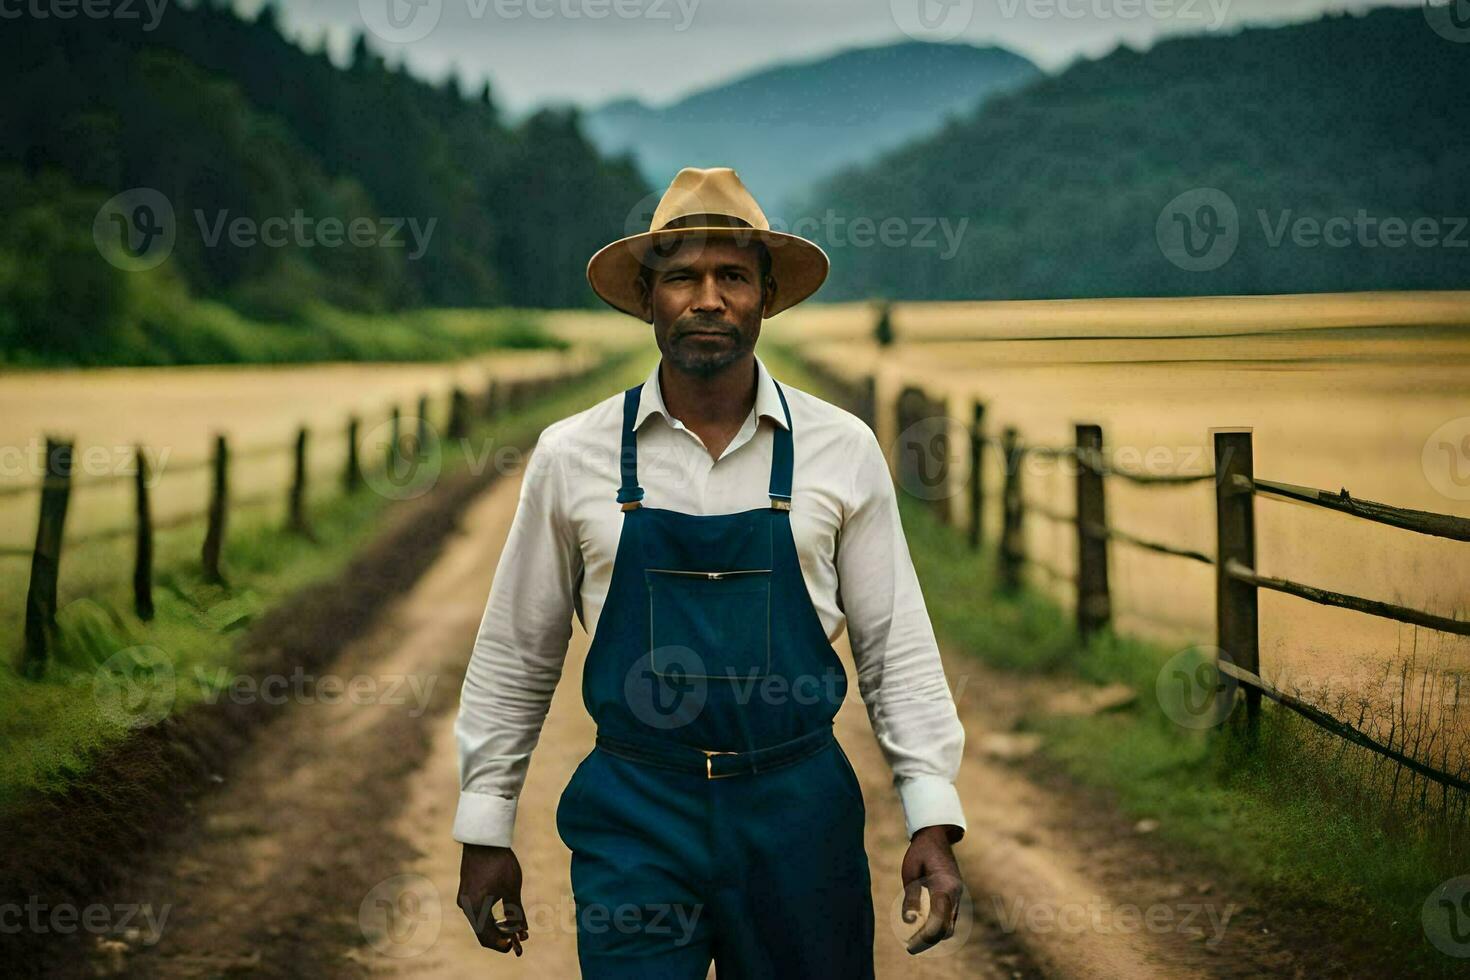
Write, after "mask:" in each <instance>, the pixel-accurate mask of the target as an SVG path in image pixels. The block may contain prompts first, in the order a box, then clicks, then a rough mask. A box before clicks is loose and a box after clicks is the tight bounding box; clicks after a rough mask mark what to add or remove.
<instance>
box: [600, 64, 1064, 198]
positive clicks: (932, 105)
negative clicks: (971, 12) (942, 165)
mask: <svg viewBox="0 0 1470 980" xmlns="http://www.w3.org/2000/svg"><path fill="white" fill-rule="evenodd" d="M1039 74H1040V70H1039V69H1038V68H1037V67H1036V66H1035V65H1033V64H1032V63H1031V62H1030V61H1027V60H1026V59H1025V58H1023V57H1021V56H1020V55H1017V54H1012V53H1011V52H1009V51H1005V50H1003V49H1000V48H980V47H974V46H972V45H968V44H928V43H923V42H919V41H909V42H904V43H901V44H890V45H884V46H880V47H871V48H859V49H854V50H849V51H843V52H840V53H838V54H835V55H831V56H828V57H824V58H819V59H816V60H813V61H809V62H803V63H800V64H782V65H776V66H774V67H771V68H766V69H762V70H760V71H757V72H754V73H752V74H749V75H745V76H743V77H741V78H738V79H736V80H734V81H731V82H727V83H724V84H721V85H716V86H712V87H710V88H707V89H704V90H702V91H699V92H695V93H694V94H692V95H689V96H686V97H685V98H682V99H680V100H679V101H677V102H675V103H673V104H672V105H669V106H665V107H650V106H647V105H644V104H643V103H641V102H638V101H636V100H620V101H617V102H611V103H608V104H607V105H605V106H603V107H601V108H599V109H596V110H594V111H591V112H589V113H588V114H587V117H586V123H587V132H588V135H589V136H591V137H592V138H593V139H594V140H595V141H597V144H598V145H599V146H600V147H602V149H603V150H604V151H606V152H610V153H620V152H624V151H627V152H631V153H633V154H634V155H635V157H636V159H637V161H638V163H639V166H640V167H641V169H642V171H643V173H644V175H645V176H646V177H647V178H648V180H649V182H650V183H652V184H654V185H655V186H657V187H663V186H665V185H666V184H667V183H668V181H669V179H670V178H672V177H673V176H674V174H675V173H677V172H678V171H679V168H681V167H686V166H701V167H704V166H716V165H722V166H730V167H734V168H735V169H736V170H738V171H739V172H740V177H741V179H742V180H743V181H745V183H746V184H747V185H748V186H749V187H750V188H751V190H752V192H753V193H754V194H755V195H756V197H757V198H758V199H759V200H760V201H761V203H762V205H764V206H765V207H766V208H767V209H769V210H770V212H771V213H772V217H776V216H777V214H778V212H779V211H780V210H781V208H782V204H783V202H784V201H786V200H787V199H788V198H789V197H790V196H791V195H792V194H793V193H795V192H798V191H802V190H805V189H806V188H807V187H808V185H809V184H810V183H811V182H812V181H813V180H815V179H816V178H818V177H822V176H827V175H829V174H831V173H833V172H835V171H837V170H839V169H841V168H842V167H844V166H847V165H850V164H855V163H861V162H866V161H870V160H872V159H874V158H875V157H877V156H878V155H879V154H880V153H881V152H883V151H885V150H890V149H893V148H894V147H897V146H900V145H902V144H904V143H905V142H907V141H909V140H911V139H915V138H917V137H919V136H922V135H927V134H929V133H932V132H934V131H935V130H936V129H938V128H939V127H940V126H942V125H943V123H944V120H945V118H946V117H947V116H950V115H958V114H963V113H966V112H969V111H970V110H973V109H974V108H975V107H976V106H977V105H979V104H980V103H982V102H983V101H984V100H985V99H986V98H987V97H989V96H990V95H993V94H995V93H997V92H1002V91H1005V90H1007V89H1011V88H1015V87H1016V86H1017V85H1020V84H1022V83H1024V82H1026V81H1029V80H1030V79H1032V78H1034V77H1036V76H1037V75H1039Z"/></svg>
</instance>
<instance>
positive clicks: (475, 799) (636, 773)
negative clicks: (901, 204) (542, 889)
mask: <svg viewBox="0 0 1470 980" xmlns="http://www.w3.org/2000/svg"><path fill="white" fill-rule="evenodd" d="M827 268H828V261H827V256H826V254H825V253H824V252H823V251H822V250H821V249H820V248H819V247H818V246H816V245H815V244H813V243H812V242H809V241H806V240H805V239H802V238H799V237H796V236H794V235H786V234H781V233H777V232H772V231H770V226H769V224H768V223H767V221H766V218H765V215H764V214H763V213H762V212H761V210H760V208H759V206H758V205H757V204H756V202H755V200H754V199H753V198H752V197H751V196H750V194H749V193H748V192H747V191H746V189H745V187H744V186H743V185H742V184H741V183H740V180H739V178H738V177H737V176H736V174H735V172H734V171H732V170H729V169H726V168H716V169H710V170H701V169H695V168H686V169H684V170H682V171H680V172H679V174H678V175H677V176H676V177H675V178H674V180H673V183H672V184H671V185H670V186H669V189H668V191H667V192H666V193H665V194H664V196H663V198H662V200H661V201H660V203H659V205H658V208H657V210H656V211H655V212H654V215H653V221H652V225H651V227H650V230H649V231H648V232H647V233H645V234H640V235H634V236H632V237H630V238H625V239H622V240H620V241H617V242H614V243H612V244H611V245H608V246H607V247H605V248H603V249H602V250H601V251H599V252H598V253H597V254H596V255H594V256H593V257H592V260H591V261H590V262H589V264H588V267H587V276H588V280H589V282H590V283H591V284H592V288H593V289H594V290H595V291H596V292H597V294H598V295H599V296H601V297H602V298H603V299H604V300H606V301H607V302H608V303H609V304H611V305H612V306H613V307H615V308H617V309H619V310H622V311H623V312H625V313H629V314H632V315H634V316H637V317H640V318H641V319H642V320H644V321H645V322H647V323H651V324H652V325H653V334H654V339H655V341H656V342H657V344H658V348H659V352H660V353H661V355H662V360H661V361H660V363H659V365H658V366H657V367H656V368H655V369H654V371H653V372H652V373H651V374H650V375H649V377H648V379H647V381H645V382H644V383H643V384H642V385H639V386H638V387H636V388H633V389H631V390H630V391H627V392H623V393H621V394H619V395H616V396H614V397H612V398H609V399H607V400H606V401H604V402H602V403H600V404H599V405H596V406H594V407H593V408H591V409H588V410H587V411H585V412H582V413H580V414H578V415H574V416H572V417H570V418H567V419H564V420H562V421H561V422H558V423H556V424H555V425H552V426H551V427H549V428H548V429H547V430H546V431H545V432H544V433H543V434H542V436H541V438H540V440H539V441H538V444H537V447H536V452H535V454H534V456H533V457H532V461H531V465H530V466H529V467H528V470H527V473H526V477H525V481H524V484H523V486H522V490H521V497H520V504H519V508H518V510H517V512H516V516H515V520H514V522H513V524H512V526H511V531H510V535H509V539H508V540H507V542H506V545H505V550H504V552H503V553H502V554H501V558H500V563H499V566H498V567H497V569H496V572H495V579H494V584H493V585H492V587H491V590H490V598H489V601H488V603H487V605H486V608H485V615H484V619H483V621H482V623H481V626H480V633H479V637H478V639H477V641H476V644H475V648H474V653H473V655H472V657H471V660H470V664H469V669H468V672H467V674H466V676H465V683H464V690H463V693H462V700H461V706H460V714H459V719H458V723H457V726H456V733H457V736H458V739H459V746H460V761H461V765H460V769H461V784H462V787H463V792H462V794H461V797H460V803H459V811H458V813H457V815H456V817H455V824H454V836H455V839H456V840H459V841H461V842H462V843H463V844H464V856H463V861H462V864H461V868H460V892H459V904H460V906H461V907H462V908H463V909H464V910H465V912H466V914H467V915H468V916H469V918H470V921H471V924H472V925H473V926H474V927H475V929H476V932H477V933H478V935H479V937H480V940H481V943H482V944H483V945H485V946H487V947H489V948H491V949H495V950H498V951H500V952H506V951H508V950H511V949H514V950H515V953H516V955H518V956H519V955H521V952H522V943H524V942H529V938H530V937H529V929H528V928H527V922H526V917H525V915H524V910H523V908H522V905H521V868H520V865H519V863H518V862H517V860H516V857H515V854H514V852H513V851H512V850H511V832H512V826H513V824H514V821H515V817H516V799H517V796H518V795H519V793H520V789H521V786H522V783H523V781H524V778H525V773H526V769H527V766H528V763H529V759H530V754H531V750H532V748H533V747H534V746H535V744H536V741H537V738H538V736H539V733H540V730H541V725H542V723H543V721H544V719H545V716H546V710H547V707H548V705H549V703H550V701H551V697H552V693H553V691H554V689H555V687H556V684H557V681H558V679H559V678H560V675H561V670H562V664H563V661H564V659H565V656H566V649H567V641H568V639H569V637H570V635H571V618H572V614H573V611H575V612H576V614H577V616H578V618H579V619H580V620H581V621H582V623H583V625H584V626H585V628H586V629H587V630H588V631H589V632H590V633H591V634H592V644H591V648H590V649H589V651H588V653H587V659H586V664H585V666H584V668H583V685H582V697H583V702H584V703H585V705H586V707H587V710H588V711H589V712H590V713H591V715H592V717H593V718H594V720H596V722H597V741H596V744H595V746H594V747H593V748H592V750H591V751H590V752H589V753H588V754H587V756H586V757H585V758H583V760H582V761H581V764H580V765H579V766H578V767H577V770H576V772H575V773H574V774H573V775H572V778H571V781H570V782H569V783H568V784H567V786H566V788H565V789H564V791H563V793H562V796H561V800H560V803H559V805H558V807H557V813H556V821H557V829H558V832H559V833H560V835H561V837H562V840H563V841H564V842H565V843H566V844H567V846H568V847H569V848H570V849H571V851H572V887H573V892H574V897H575V900H576V908H577V926H578V928H577V948H578V958H579V961H580V963H581V968H582V974H583V976H584V977H589V978H595V980H609V978H622V977H629V978H632V977H637V978H665V977H667V978H691V980H696V978H703V977H705V976H706V974H707V971H708V968H709V964H710V962H711V960H713V961H714V963H715V966H716V970H717V972H718V974H719V976H720V978H721V980H726V978H730V977H734V978H743V977H749V978H757V977H759V978H770V977H793V978H796V977H800V978H822V977H832V978H838V977H840V978H843V980H851V978H862V977H871V976H872V973H873V959H872V950H873V908H872V898H871V882H870V879H869V872H868V863H867V856H866V853H865V852H864V850H863V822H864V816H865V814H864V809H863V798H862V790H861V787H860V786H859V785H858V783H857V780H856V777H855V775H854V774H853V771H852V768H851V766H850V765H849V763H848V761H847V758H846V756H845V754H844V753H843V751H842V749H841V747H840V746H839V745H838V744H837V742H836V741H835V740H834V739H833V737H832V718H833V715H835V714H836V712H837V709H838V707H839V705H840V704H841V703H842V699H843V697H844V696H845V694H846V691H847V676H846V672H845V671H844V669H843V666H842V664H841V662H840V661H839V660H838V658H837V655H836V653H835V652H834V651H833V649H832V646H831V643H832V641H833V640H835V639H836V638H837V637H838V636H839V635H840V634H841V633H842V631H843V629H844V628H846V630H847V632H848V634H849V636H850V639H851V646H852V651H853V656H854V660H855V662H856V666H857V674H858V684H859V689H860V691H861V693H862V696H863V699H864V702H865V704H866V707H867V710H868V714H869V717H870V719H871V721H872V724H873V728H874V731H875V733H876V735H877V737H878V741H879V744H880V746H881V747H882V749H883V752H884V754H885V757H886V758H887V760H888V762H889V764H890V766H891V767H892V769H893V772H894V780H895V784H896V786H897V788H898V792H899V796H900V798H901V800H902V803H903V807H904V812H905V817H906V820H907V823H908V831H909V835H910V843H909V847H908V852H907V854H906V856H905V857H904V861H903V867H902V878H903V884H904V893H905V897H904V910H905V919H906V920H907V921H910V922H914V921H917V917H918V911H919V909H920V900H921V897H922V891H923V890H924V889H925V888H927V889H928V891H929V895H930V914H929V916H928V918H927V920H926V921H925V922H924V923H923V924H922V925H921V926H919V928H918V931H917V932H916V933H915V935H914V937H913V938H912V939H911V940H910V943H909V950H910V952H918V951H921V950H923V949H927V948H928V947H930V946H932V945H934V944H935V943H936V942H939V941H941V940H943V939H945V938H948V937H949V936H950V935H952V933H953V929H954V921H955V915H956V914H957V910H958V900H959V897H960V891H961V882H960V876H959V869H958V867H957V865H956V863H955V858H954V854H953V851H952V850H951V844H952V843H953V842H954V841H957V840H958V839H959V838H960V836H961V835H962V834H963V833H964V828H965V820H964V815H963V813H962V812H961V808H960V803H959V798H958V795H957V794H956V792H955V789H954V785H953V783H954V778H955V776H956V774H957V772H958V769H959V763H960V757H961V754H962V751H963V747H964V730H963V729H962V728H961V726H960V724H959V720H958V718H957V716H956V713H955V709H954V703H953V700H952V699H951V697H950V694H949V688H948V685H947V683H946V681H945V677H944V673H943V670H942V667H941V664H940V660H939V654H938V649H937V647H936V645H935V642H934V635H933V630H932V628H931V626H930V623H929V619H928V615H927V612H926V611H925V608H924V602H923V598H922V596H921V595H920V592H919V587H918V581H917V579H916V577H915V575H914V570H913V565H912V562H911V560H910V558H909V554H908V549H907V545H906V543H905V541H904V536H903V529H902V527H901V525H900V524H899V519H898V510H897V505H896V501H895V498H894V491H893V485H892V483H891V481H890V479H889V476H888V469H887V464H886V462H885V460H884V457H883V453H882V450H881V448H880V447H879V445H878V443H877V440H876V439H875V438H874V437H873V433H872V432H871V431H870V430H869V429H868V428H867V427H866V426H865V425H864V424H863V423H862V422H860V421H859V420H858V419H857V418H855V417H854V416H852V415H850V414H849V413H847V412H844V411H842V410H841V409H838V408H836V407H834V406H832V405H829V404H827V403H825V402H823V401H820V400H819V399H817V398H814V397H813V396H811V395H809V394H806V393H805V392H801V391H798V390H796V389H793V388H790V387H787V386H785V385H781V384H778V383H777V382H776V381H775V380H774V379H773V378H771V376H770V374H769V373H768V372H767V371H766V369H765V366H764V365H763V364H762V363H761V362H760V361H759V360H758V359H757V358H756V356H755V343H756V339H757V337H758V336H759V335H760V328H761V320H762V318H763V317H768V316H773V315H775V314H776V313H778V312H780V311H782V310H784V309H787V308H789V307H791V306H794V305H795V304H796V303H798V302H800V301H801V300H803V299H805V298H807V297H808V296H810V295H811V294H812V293H813V292H815V291H816V289H817V288H818V287H819V286H820V285H821V283H822V281H823V279H824V278H825V277H826V274H827ZM537 816H538V817H539V816H542V815H541V814H537ZM496 902H501V903H503V909H504V920H503V921H501V922H496V921H495V919H494V917H493V916H492V915H490V914H489V913H490V910H491V907H492V906H493V905H494V904H495V903H496Z"/></svg>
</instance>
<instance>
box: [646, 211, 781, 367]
mask: <svg viewBox="0 0 1470 980" xmlns="http://www.w3.org/2000/svg"><path fill="white" fill-rule="evenodd" d="M760 248H761V246H760V245H759V244H758V243H755V242H745V243H739V242H731V241H721V240H718V239H715V240H711V239H705V240H702V241H701V240H698V239H695V240H688V241H685V242H684V243H683V244H682V245H680V246H679V248H678V250H677V251H675V252H674V253H673V255H671V256H670V257H668V258H666V259H665V258H661V259H659V260H658V262H657V268H655V269H654V270H653V271H652V272H651V273H650V275H649V276H648V278H647V280H646V288H645V289H644V290H643V307H644V318H645V319H649V318H651V319H652V320H653V336H654V340H656V341H657V342H658V349H659V352H660V353H661V354H663V356H664V357H665V358H666V359H667V360H668V361H669V362H670V363H672V364H673V365H674V366H675V367H677V368H678V369H679V370H681V371H684V372H686V373H688V374H696V375H711V374H715V373H717V372H718V371H720V370H721V369H723V368H725V367H727V366H729V365H730V364H733V363H734V362H736V361H738V360H740V359H741V358H742V357H744V356H745V355H746V354H748V353H750V352H751V351H752V350H754V349H755V342H756V338H758V337H759V336H760V332H761V318H762V316H764V314H765V305H766V304H768V303H769V302H770V301H771V299H772V297H773V296H774V294H775V289H774V285H771V286H770V287H769V288H767V289H764V290H763V289H762V288H761V281H760V251H759V250H760Z"/></svg>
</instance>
